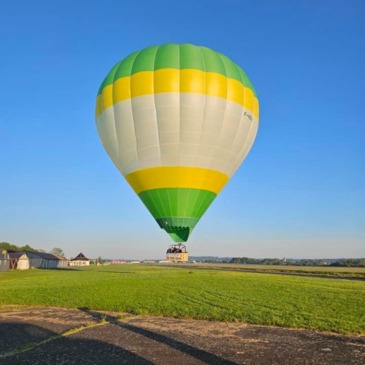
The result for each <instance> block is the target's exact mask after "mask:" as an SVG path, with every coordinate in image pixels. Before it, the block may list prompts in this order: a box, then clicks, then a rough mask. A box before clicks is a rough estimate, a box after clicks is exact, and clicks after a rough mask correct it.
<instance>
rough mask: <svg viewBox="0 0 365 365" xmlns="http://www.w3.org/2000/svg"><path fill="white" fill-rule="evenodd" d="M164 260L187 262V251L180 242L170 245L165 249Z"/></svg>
mask: <svg viewBox="0 0 365 365" xmlns="http://www.w3.org/2000/svg"><path fill="white" fill-rule="evenodd" d="M166 260H167V261H170V262H188V261H189V253H188V251H187V250H186V246H185V245H184V244H182V243H178V244H174V245H170V246H169V248H168V249H167V251H166Z"/></svg>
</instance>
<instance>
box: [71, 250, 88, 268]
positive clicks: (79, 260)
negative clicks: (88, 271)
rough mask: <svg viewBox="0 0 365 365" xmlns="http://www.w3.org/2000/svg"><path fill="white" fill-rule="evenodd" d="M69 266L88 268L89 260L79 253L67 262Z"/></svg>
mask: <svg viewBox="0 0 365 365" xmlns="http://www.w3.org/2000/svg"><path fill="white" fill-rule="evenodd" d="M69 265H70V266H89V265H90V260H89V259H88V258H87V257H86V256H85V255H84V254H83V253H82V252H80V253H79V254H78V255H77V256H76V257H74V258H73V259H71V260H70V262H69Z"/></svg>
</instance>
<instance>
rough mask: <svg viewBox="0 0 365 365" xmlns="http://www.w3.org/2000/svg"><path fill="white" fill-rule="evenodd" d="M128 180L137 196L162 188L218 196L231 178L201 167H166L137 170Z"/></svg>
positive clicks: (127, 177) (128, 176)
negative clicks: (146, 191) (199, 191)
mask: <svg viewBox="0 0 365 365" xmlns="http://www.w3.org/2000/svg"><path fill="white" fill-rule="evenodd" d="M126 179H127V181H128V183H129V184H130V185H131V186H132V188H133V190H134V191H135V192H136V193H137V194H139V193H140V192H142V191H145V190H151V189H161V188H191V189H201V190H208V191H212V192H214V193H216V194H218V193H219V192H220V191H221V190H222V189H223V187H224V185H225V184H226V183H227V181H228V180H229V177H228V176H227V175H226V174H224V173H222V172H219V171H215V170H210V169H203V168H199V167H185V166H165V167H150V168H146V169H143V170H137V171H134V172H132V173H130V174H128V175H127V176H126Z"/></svg>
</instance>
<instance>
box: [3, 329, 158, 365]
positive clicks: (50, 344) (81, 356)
mask: <svg viewBox="0 0 365 365" xmlns="http://www.w3.org/2000/svg"><path fill="white" fill-rule="evenodd" d="M0 364H1V365H15V364H24V365H26V364H29V365H41V364H42V365H45V364H83V365H84V364H85V365H99V364H100V365H105V364H108V365H109V364H110V365H119V364H136V365H153V363H152V362H150V361H148V360H147V359H145V358H144V357H143V356H140V355H137V354H135V353H133V352H131V351H128V350H126V349H124V348H123V347H120V346H115V345H113V344H109V343H106V342H103V341H102V340H91V339H87V338H86V339H84V338H77V337H76V336H75V337H72V336H67V337H62V336H59V335H58V334H57V333H55V332H53V331H50V330H48V329H45V328H42V327H41V326H36V325H31V324H24V323H12V322H6V323H0Z"/></svg>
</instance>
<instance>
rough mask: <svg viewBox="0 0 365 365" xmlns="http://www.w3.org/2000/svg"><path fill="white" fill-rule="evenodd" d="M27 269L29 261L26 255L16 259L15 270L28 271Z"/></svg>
mask: <svg viewBox="0 0 365 365" xmlns="http://www.w3.org/2000/svg"><path fill="white" fill-rule="evenodd" d="M28 269H29V259H28V257H27V255H22V256H20V257H19V259H18V263H17V270H28Z"/></svg>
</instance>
